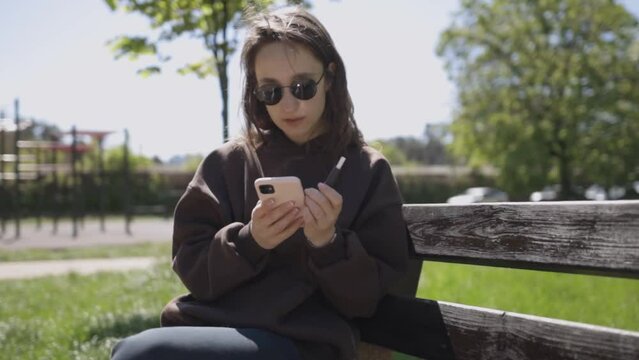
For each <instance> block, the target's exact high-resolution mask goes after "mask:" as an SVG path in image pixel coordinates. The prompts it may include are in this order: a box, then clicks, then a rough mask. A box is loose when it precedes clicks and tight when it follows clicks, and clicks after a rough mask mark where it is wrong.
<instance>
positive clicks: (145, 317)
mask: <svg viewBox="0 0 639 360" xmlns="http://www.w3.org/2000/svg"><path fill="white" fill-rule="evenodd" d="M159 326H160V316H159V315H158V314H155V313H152V314H151V313H134V314H126V315H116V316H114V315H113V314H109V315H108V316H104V317H101V318H99V319H98V321H97V322H96V323H95V324H92V326H91V327H89V329H88V331H87V337H88V339H107V338H124V337H127V336H129V335H133V334H137V333H139V332H141V331H144V330H147V329H151V328H156V327H159Z"/></svg>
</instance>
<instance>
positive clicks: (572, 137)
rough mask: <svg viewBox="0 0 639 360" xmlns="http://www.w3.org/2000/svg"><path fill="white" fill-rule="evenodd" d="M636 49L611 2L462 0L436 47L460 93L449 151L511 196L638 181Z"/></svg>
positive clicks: (628, 18)
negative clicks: (490, 170) (489, 173)
mask: <svg viewBox="0 0 639 360" xmlns="http://www.w3.org/2000/svg"><path fill="white" fill-rule="evenodd" d="M638 44H639V25H638V22H637V19H635V18H634V17H633V16H632V15H631V14H630V13H629V12H628V11H626V10H625V9H624V8H623V7H622V6H621V5H618V4H616V3H615V1H608V0H547V1H526V0H492V1H488V0H466V1H463V3H462V10H461V11H460V12H459V13H458V14H457V15H456V18H455V21H454V23H453V24H452V25H451V26H450V27H449V28H448V29H447V30H446V31H445V32H444V33H443V34H442V36H441V39H440V44H439V48H438V53H439V54H440V56H443V57H444V58H445V59H446V61H447V70H448V71H449V74H450V76H451V77H452V79H453V80H454V81H455V82H456V83H457V85H458V89H459V99H458V101H459V107H458V109H457V112H456V114H455V116H454V120H453V124H452V126H451V130H452V132H453V134H454V142H453V144H452V151H453V152H454V154H456V155H457V156H459V157H462V158H464V159H465V160H466V161H467V162H468V163H469V164H470V165H471V166H480V165H483V164H492V165H495V166H496V167H497V168H498V169H499V170H500V174H499V178H498V181H499V185H500V186H501V187H503V188H504V189H505V190H507V191H508V192H509V193H513V194H518V193H519V194H521V193H522V192H523V193H527V192H530V190H533V189H536V188H539V187H541V186H542V185H544V184H548V183H560V184H562V186H563V188H564V189H570V188H571V186H572V184H574V183H575V182H577V179H578V181H579V182H581V183H583V184H588V183H592V182H596V183H600V184H603V185H606V186H610V185H613V184H626V183H628V182H630V181H631V180H634V179H636V178H637V177H639V167H638V164H637V160H636V159H637V157H638V156H639V101H637V99H639V87H637V86H636V84H638V83H639V61H637V52H638V51H637V47H638V46H639V45H638ZM633 84H635V85H633Z"/></svg>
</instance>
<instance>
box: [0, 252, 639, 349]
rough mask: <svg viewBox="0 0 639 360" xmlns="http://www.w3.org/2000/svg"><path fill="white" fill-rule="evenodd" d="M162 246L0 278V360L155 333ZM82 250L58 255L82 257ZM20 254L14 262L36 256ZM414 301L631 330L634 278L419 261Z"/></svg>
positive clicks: (637, 317) (176, 289)
mask: <svg viewBox="0 0 639 360" xmlns="http://www.w3.org/2000/svg"><path fill="white" fill-rule="evenodd" d="M156 246H157V248H156ZM117 248H118V247H116V249H117ZM169 248H170V244H168V243H163V244H162V243H161V244H153V245H152V244H144V245H132V246H126V247H119V249H118V250H112V249H109V248H107V247H103V248H95V249H94V250H92V251H94V253H92V255H91V256H92V257H93V256H98V257H104V256H120V255H128V254H132V252H134V251H133V249H136V250H135V255H151V256H153V255H158V254H161V256H164V258H165V259H166V260H165V261H163V262H162V263H161V264H159V265H158V266H156V267H155V268H153V269H151V270H148V271H132V272H127V273H103V274H96V275H91V276H79V275H75V274H71V275H67V276H59V277H49V278H41V279H32V280H19V281H0V344H2V351H0V359H11V360H13V359H47V360H49V359H60V360H62V359H65V360H66V359H92V360H93V359H98V360H99V359H108V358H109V353H110V350H111V347H112V346H113V344H114V343H115V342H116V341H117V340H118V339H120V338H122V337H125V336H128V335H130V334H134V333H137V332H140V331H142V330H144V329H147V328H150V327H155V326H158V325H159V313H160V310H161V309H162V307H163V306H164V305H165V304H166V303H167V302H168V301H169V300H170V299H171V298H172V297H174V296H176V295H179V294H182V293H184V292H185V289H184V287H183V286H182V285H181V284H180V282H179V280H178V279H177V277H176V276H175V275H174V274H173V273H172V271H171V269H170V264H169V260H168V255H167V254H168V251H169ZM84 250H89V249H70V250H68V252H66V253H65V255H64V256H65V258H75V257H78V256H79V257H82V256H84V254H85V253H84V252H83V251H84ZM112 251H116V253H117V254H119V255H114V253H113V252H112ZM144 251H148V252H147V253H144ZM27 253H28V251H26V252H25V253H23V254H21V255H19V257H21V258H23V259H24V258H33V259H35V258H39V257H40V256H41V255H38V252H37V251H33V254H31V255H29V254H27ZM101 255H102V256H101ZM14 256H15V254H14ZM46 256H49V255H46ZM11 259H15V258H11ZM418 296H420V297H424V298H429V299H435V300H444V301H452V302H458V303H464V304H470V305H477V306H484V307H490V308H497V309H501V310H509V311H516V312H522V313H529V314H536V315H541V316H549V317H555V318H560V319H567V320H573V321H581V322H587V323H593V324H599V325H605V326H613V327H619V328H624V329H630V330H635V331H638V330H639V306H638V305H639V300H638V299H639V282H638V281H636V280H627V279H612V278H605V277H594V276H582V275H563V274H552V273H545V272H535V271H524V270H511V269H497V268H488V267H479V266H469V265H455V264H444V263H432V262H427V263H425V264H424V267H423V270H422V280H421V282H420V287H419V293H418ZM395 358H396V359H410V357H403V356H401V355H397V356H396V357H395Z"/></svg>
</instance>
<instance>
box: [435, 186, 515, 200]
mask: <svg viewBox="0 0 639 360" xmlns="http://www.w3.org/2000/svg"><path fill="white" fill-rule="evenodd" d="M502 201H508V194H506V193H505V192H503V191H501V190H499V189H495V188H491V187H471V188H468V189H466V191H464V193H463V194H459V195H455V196H453V197H450V198H448V200H447V201H446V202H447V203H449V204H472V203H480V202H502Z"/></svg>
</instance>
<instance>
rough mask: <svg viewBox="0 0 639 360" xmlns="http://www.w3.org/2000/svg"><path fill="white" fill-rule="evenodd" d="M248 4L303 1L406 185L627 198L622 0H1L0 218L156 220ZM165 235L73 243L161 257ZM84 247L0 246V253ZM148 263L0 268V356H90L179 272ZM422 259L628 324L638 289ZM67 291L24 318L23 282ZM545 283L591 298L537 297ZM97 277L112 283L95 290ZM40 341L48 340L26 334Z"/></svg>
mask: <svg viewBox="0 0 639 360" xmlns="http://www.w3.org/2000/svg"><path fill="white" fill-rule="evenodd" d="M249 3H250V4H252V5H253V6H256V7H265V6H270V5H273V4H275V5H276V6H280V5H285V4H287V3H301V4H302V5H303V6H306V7H308V8H309V10H310V11H311V12H312V13H313V14H315V15H316V16H317V17H318V18H319V19H320V20H321V21H322V22H323V23H324V25H326V27H327V28H328V30H329V32H330V33H331V35H332V36H333V39H334V41H335V43H336V46H337V48H338V50H339V51H340V53H341V55H342V57H343V59H344V62H345V64H346V70H347V76H348V81H349V89H350V93H351V95H352V97H353V102H354V104H355V117H356V120H357V122H358V125H359V127H360V129H361V130H362V132H363V133H364V136H365V138H366V140H367V142H368V143H369V144H370V145H371V146H374V147H375V148H377V149H379V150H380V151H382V152H383V153H384V155H385V156H386V157H387V158H388V160H389V161H390V163H391V165H392V166H393V171H394V174H395V175H396V178H397V181H398V183H399V186H400V190H401V192H402V195H403V197H404V201H405V202H406V203H446V202H448V203H452V204H465V203H474V202H494V201H499V202H500V201H551V200H597V201H599V200H621V199H637V198H639V86H637V84H639V22H638V19H639V1H637V0H544V1H524V0H508V1H506V0H455V1H452V0H451V1H419V0H398V1H392V2H390V1H381V0H379V1H365V0H341V1H329V0H309V1H289V2H286V1H246V0H220V1H208V2H207V1H199V0H192V1H176V0H174V1H172V0H149V1H133V0H90V1H89V0H65V1H61V0H25V1H1V2H0V220H1V221H2V227H1V230H2V231H0V238H1V237H2V236H4V238H5V239H7V238H8V237H10V235H11V234H13V232H10V231H9V230H10V229H12V228H11V226H12V224H13V223H14V222H18V221H20V219H24V221H25V222H26V224H27V225H28V224H29V223H30V222H33V221H34V220H33V219H37V221H38V226H39V224H40V223H39V221H40V218H48V219H53V221H57V219H59V218H60V219H65V218H66V219H69V218H72V219H73V222H74V224H75V223H76V222H77V221H79V220H78V219H84V217H89V218H90V217H91V216H100V217H101V218H102V219H104V217H105V216H106V217H109V216H121V215H122V214H124V215H125V219H127V220H126V221H127V224H128V223H129V222H130V221H131V219H132V218H133V216H136V217H143V216H149V215H156V216H157V215H160V216H162V217H164V218H165V219H169V218H170V215H171V212H172V211H173V207H174V206H175V203H176V201H177V199H178V198H179V196H180V195H181V194H182V192H183V191H184V189H185V187H186V185H187V183H188V181H189V180H190V179H191V177H192V175H193V172H194V170H195V168H196V167H197V165H198V164H199V162H200V160H201V159H202V158H203V157H204V156H206V154H207V153H209V152H210V151H211V150H213V149H214V148H216V147H217V146H219V145H221V144H222V143H223V142H224V141H225V140H226V139H228V138H231V137H234V136H238V135H239V134H240V132H241V130H242V123H243V119H242V114H241V108H240V104H239V101H240V98H241V88H242V72H241V69H240V66H239V51H240V49H241V44H242V40H243V27H242V22H241V14H242V11H243V9H244V8H245V6H246V5H247V4H249ZM224 5H226V6H224ZM167 221H170V220H167ZM27 225H25V226H27ZM7 226H8V227H7ZM127 226H128V225H127ZM127 229H128V228H127ZM168 240H170V234H167V235H166V238H165V239H164V242H162V243H160V244H156V245H139V246H138V247H136V248H135V249H134V248H126V249H121V250H116V251H115V252H112V251H113V249H110V250H108V251H107V250H106V249H104V250H103V251H102V250H96V251H95V252H91V253H90V254H91V256H100V257H102V256H114V257H117V256H125V255H130V254H143V255H153V256H156V255H157V256H163V257H168V256H167V254H168V252H169V251H170V250H169V249H170V246H169V245H168ZM136 246H137V245H136ZM62 247H64V246H62ZM4 251H7V252H4ZM74 251H75V250H74ZM87 256H88V255H87V253H86V252H78V253H75V252H73V251H71V252H65V251H61V252H58V253H56V252H45V253H42V252H37V251H35V252H34V251H33V250H30V251H26V252H24V253H21V252H16V251H13V250H1V251H0V260H5V261H18V260H33V259H52V258H76V257H87ZM167 261H168V260H165V262H164V263H163V264H162V265H163V267H157V268H155V270H154V271H147V272H140V273H136V274H135V275H129V276H125V275H120V274H102V275H96V276H93V277H87V278H78V277H77V276H76V277H73V276H70V277H65V278H54V280H51V279H49V280H31V281H32V282H25V281H0V298H2V301H0V303H4V304H7V305H2V306H4V307H0V343H2V342H3V341H5V343H4V344H3V348H5V345H6V348H7V349H14V350H15V352H14V353H11V352H7V353H6V354H13V355H7V356H10V357H7V358H16V356H18V357H22V358H43V359H44V358H46V359H49V358H78V359H79V358H104V357H105V351H106V350H105V349H108V348H109V347H110V346H111V345H112V344H113V342H114V341H115V339H117V338H118V337H121V336H124V335H126V334H129V333H133V332H135V331H139V330H141V329H144V328H146V327H149V326H152V325H154V324H156V322H157V318H156V316H157V314H158V313H159V307H161V306H162V304H164V303H166V301H168V298H170V297H171V296H173V295H176V294H177V293H179V292H180V291H183V288H182V287H181V285H180V284H179V281H177V280H176V279H175V278H174V276H173V275H172V274H171V273H170V271H169V270H168V263H167ZM433 266H434V269H435V270H434V272H433V267H430V268H429V269H430V270H429V271H431V272H430V273H429V274H430V275H429V276H430V277H429V279H430V282H429V283H428V284H427V285H426V284H424V285H423V286H421V285H420V294H421V295H422V296H428V297H430V298H443V299H448V300H450V301H462V300H460V298H459V297H460V296H461V297H463V296H466V295H467V296H469V297H470V298H471V299H470V300H468V299H466V300H464V301H466V302H467V303H473V304H477V305H483V306H495V307H499V308H505V309H511V310H517V311H529V312H533V313H537V314H541V315H547V316H558V317H561V318H566V319H573V320H578V321H581V320H584V321H592V322H595V323H599V324H603V325H611V326H620V327H624V328H629V329H635V330H636V329H638V328H639V325H638V324H639V314H638V311H637V307H636V305H637V303H636V298H637V297H636V296H637V294H639V292H638V291H639V289H638V288H637V286H636V285H631V284H629V283H627V282H624V281H623V280H619V281H617V280H618V279H601V278H594V279H595V280H593V278H591V277H587V278H586V277H584V278H581V279H582V280H578V279H577V280H576V279H575V277H577V276H572V277H558V276H559V275H548V276H540V277H536V275H521V274H523V271H522V273H519V275H517V273H516V274H515V275H512V272H510V273H509V275H505V274H502V273H499V270H493V269H491V270H485V271H484V270H481V271H479V270H476V269H473V268H468V267H464V266H462V265H441V264H439V265H433ZM438 266H440V267H438ZM438 270H439V271H438ZM526 274H528V273H526ZM527 276H531V277H530V278H527ZM522 277H524V278H527V279H528V280H526V281H521V278H522ZM471 279H474V280H471ZM494 279H501V281H494ZM38 281H41V282H38ZM455 281H458V282H457V283H456V284H457V287H456V288H455V287H454V286H452V287H451V288H452V289H453V290H450V289H449V286H448V285H449V284H455ZM105 282H109V283H113V284H116V285H118V284H119V286H115V285H113V286H112V287H109V286H103V285H100V284H104V283H105ZM163 282H165V283H168V284H169V285H167V286H162V285H161V283H163ZM515 282H519V283H525V284H527V285H526V286H523V287H521V288H516V287H514V286H515V285H514V283H515ZM535 282H537V283H539V284H542V283H543V284H544V288H546V289H550V290H548V291H547V292H545V293H544V292H542V291H541V290H535V291H540V293H538V294H537V295H538V298H539V299H540V300H539V301H534V300H535V299H533V298H535V297H531V296H529V295H528V291H529V290H530V289H531V288H535V287H534V284H535ZM56 284H57V285H56ZM151 284H152V285H151ZM500 284H505V285H504V286H506V287H504V288H494V290H493V292H492V293H491V292H490V291H484V292H483V295H482V294H478V293H475V292H473V291H474V290H473V289H476V288H484V289H485V288H487V287H490V286H500ZM548 284H550V286H548ZM567 284H571V285H570V286H573V288H572V289H573V290H568V291H566V290H565V289H566V287H567V286H568V285H567ZM76 287H77V289H75V290H72V289H74V288H76ZM140 287H148V288H146V290H144V294H143V295H140V294H139V293H137V295H134V294H133V293H135V291H133V290H136V291H138V290H139V289H140ZM540 288H541V286H540ZM553 288H554V289H562V290H552V289H553ZM455 289H457V290H455ZM601 289H606V290H605V291H602V290H601ZM34 293H38V294H39V295H37V296H36V295H34ZM69 293H72V294H74V295H73V296H75V297H77V298H78V299H83V300H82V301H85V302H87V303H92V302H95V305H94V306H86V307H83V308H82V309H83V310H82V311H84V315H82V311H80V312H79V313H78V312H77V311H74V310H73V308H69V309H67V310H65V311H68V312H64V311H62V314H66V316H68V317H72V315H71V313H74V314H73V316H77V318H74V319H75V320H70V321H66V320H60V319H58V321H60V322H61V323H62V324H63V326H62V328H58V329H56V327H55V326H53V325H52V324H49V325H47V326H49V327H46V326H44V325H43V323H42V321H43V320H37V319H36V320H33V319H32V316H33V314H37V316H38V317H42V318H44V317H46V316H53V315H52V314H54V313H55V312H56V310H54V309H53V308H51V307H48V308H44V307H42V306H43V305H42V304H39V303H31V302H22V300H21V299H22V298H23V297H33V298H34V299H35V300H37V301H40V302H43V303H46V302H47V301H46V300H43V299H50V300H51V299H53V298H55V299H58V300H55V301H59V303H58V302H53V303H51V304H55V305H54V308H55V309H61V308H65V309H66V308H67V307H69V301H70V300H69V298H68V294H69ZM559 293H561V294H563V295H561V296H563V297H564V299H565V300H566V301H567V302H568V304H573V305H574V303H573V301H577V300H576V299H579V300H578V301H580V303H579V304H581V306H576V307H575V306H572V307H575V308H577V309H585V308H590V309H595V310H592V311H590V312H583V313H582V312H581V311H580V310H576V311H572V310H570V307H571V306H565V307H561V308H554V306H555V304H556V303H557V301H551V300H544V296H546V297H547V298H551V297H553V296H557V294H559ZM597 293H600V294H613V295H611V296H609V297H608V298H611V299H612V300H609V299H608V298H606V299H602V298H601V297H597V295H596V294H597ZM9 294H13V295H9ZM56 294H57V295H56ZM86 294H93V295H86ZM110 294H117V296H118V297H120V299H121V300H118V301H111V302H109V301H104V302H102V301H103V299H106V297H109V296H110ZM485 294H488V295H487V296H488V297H487V298H486V297H483V296H484V295H485ZM496 294H500V295H499V296H498V295H496ZM544 294H545V295H544ZM584 294H588V295H587V296H586V295H584ZM85 296H86V297H85ZM65 299H66V300H65ZM98 299H99V300H100V301H98ZM524 299H526V301H524ZM51 301H53V300H51ZM528 301H530V303H528ZM608 301H611V302H608ZM8 304H13V305H12V306H9V305H8ZM51 304H49V305H51ZM597 306H605V307H606V311H609V310H610V309H611V308H615V309H617V311H618V314H617V315H618V316H617V317H615V316H614V314H613V315H611V317H610V318H601V316H600V315H598V313H604V311H601V312H598V311H596V307H597ZM35 309H40V310H41V311H40V312H38V311H36V310H35ZM571 311H572V312H571ZM16 314H18V315H16ZM20 314H24V315H20ZM29 314H30V315H29ZM27 318H28V319H30V320H29V321H31V322H29V321H26V320H25V319H27ZM60 329H62V330H61V331H58V330H60ZM52 334H53V335H52ZM20 339H22V340H20ZM41 339H48V340H47V341H48V342H49V343H51V342H53V343H55V342H56V341H59V342H60V345H56V346H53V347H47V346H41V347H36V348H35V350H28V349H29V348H30V345H29V344H32V343H37V342H39V341H41ZM61 339H64V340H61ZM25 344H26V345H25ZM15 354H20V355H15ZM3 356H5V354H3V353H0V359H2V358H4V357H3ZM11 356H13V357H11Z"/></svg>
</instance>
